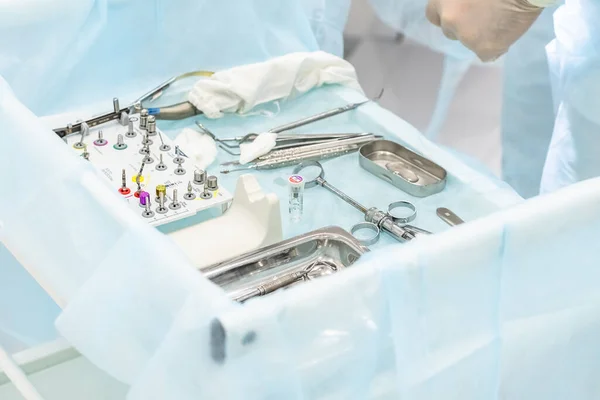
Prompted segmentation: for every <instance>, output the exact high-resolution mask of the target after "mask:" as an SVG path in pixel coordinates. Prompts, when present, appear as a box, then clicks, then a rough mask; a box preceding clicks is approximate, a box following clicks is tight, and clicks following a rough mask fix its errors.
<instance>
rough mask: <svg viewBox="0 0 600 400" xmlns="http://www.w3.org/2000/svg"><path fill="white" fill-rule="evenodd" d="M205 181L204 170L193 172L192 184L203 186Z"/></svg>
mask: <svg viewBox="0 0 600 400" xmlns="http://www.w3.org/2000/svg"><path fill="white" fill-rule="evenodd" d="M205 180H206V172H205V171H204V170H196V171H194V184H196V185H204V181H205Z"/></svg>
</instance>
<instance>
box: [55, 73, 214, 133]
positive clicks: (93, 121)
mask: <svg viewBox="0 0 600 400" xmlns="http://www.w3.org/2000/svg"><path fill="white" fill-rule="evenodd" d="M213 74H214V73H213V72H210V71H192V72H187V73H185V74H181V75H178V76H174V77H172V78H170V79H168V80H166V81H165V82H163V83H161V84H160V85H159V86H157V87H156V88H154V89H152V90H150V91H149V92H147V93H145V94H144V95H143V96H141V97H139V98H138V99H137V100H135V101H134V102H133V103H131V104H130V105H128V106H127V107H123V108H120V109H117V107H120V105H119V99H117V98H114V99H113V104H112V105H113V107H112V110H111V111H109V112H106V113H103V114H100V115H97V116H94V117H91V118H89V119H87V120H86V121H85V123H87V124H88V125H89V126H90V127H94V126H97V125H101V124H104V123H106V122H109V121H113V120H116V119H121V118H122V115H123V113H126V114H128V115H129V114H132V113H134V112H140V111H141V110H142V109H143V108H144V102H152V101H155V100H156V99H158V98H159V97H160V96H162V94H163V93H164V92H165V91H166V90H167V89H168V88H169V87H170V86H171V85H172V84H173V83H175V82H177V81H180V80H182V79H186V78H190V77H209V76H211V75H213ZM147 110H148V113H149V115H154V117H155V118H156V119H162V120H180V119H184V118H188V117H193V116H194V115H198V114H201V111H199V110H198V109H197V108H196V107H194V105H193V104H192V103H190V102H189V101H184V102H182V103H177V104H173V105H170V106H165V107H155V108H148V109H147ZM81 124H82V123H76V124H68V125H67V126H66V127H63V128H57V129H54V132H55V133H56V134H57V135H58V136H59V137H60V138H64V137H65V136H68V135H71V134H73V133H77V132H80V131H81ZM128 137H133V136H128Z"/></svg>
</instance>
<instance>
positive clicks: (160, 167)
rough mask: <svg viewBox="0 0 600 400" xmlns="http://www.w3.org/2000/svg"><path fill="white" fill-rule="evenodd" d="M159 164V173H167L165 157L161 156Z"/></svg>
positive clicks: (157, 168)
mask: <svg viewBox="0 0 600 400" xmlns="http://www.w3.org/2000/svg"><path fill="white" fill-rule="evenodd" d="M158 157H159V163H158V164H157V165H156V170H157V171H165V170H166V169H167V165H166V164H165V163H164V162H163V155H162V154H159V155H158Z"/></svg>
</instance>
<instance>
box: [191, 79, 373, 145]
mask: <svg viewBox="0 0 600 400" xmlns="http://www.w3.org/2000/svg"><path fill="white" fill-rule="evenodd" d="M382 95H383V89H382V90H381V92H380V93H379V94H378V95H377V96H376V97H374V98H372V99H369V100H365V101H361V102H358V103H351V104H347V105H345V106H343V107H338V108H334V109H332V110H329V111H325V112H322V113H319V114H316V115H312V116H310V117H307V118H303V119H300V120H298V121H294V122H291V123H288V124H285V125H280V126H277V127H275V128H272V129H269V131H268V132H271V133H281V132H284V131H289V130H292V129H295V128H299V127H301V126H305V125H308V124H312V123H313V122H317V121H320V120H323V119H326V118H330V117H333V116H335V115H338V114H342V113H345V112H347V111H350V110H354V109H356V108H358V107H360V106H361V105H363V104H366V103H369V102H377V101H378V100H379V99H380V98H381V96H382ZM196 125H198V127H199V128H200V129H201V130H202V131H204V132H205V133H207V134H208V135H210V136H211V137H212V138H213V140H215V141H216V142H217V143H219V147H221V148H222V149H223V150H225V151H227V152H228V153H230V154H232V155H239V153H234V152H232V151H231V150H230V149H235V148H238V147H239V145H240V144H242V143H244V142H246V141H248V140H254V139H255V138H256V137H257V136H258V134H256V133H248V134H247V135H244V136H240V137H235V138H226V139H219V138H218V137H217V136H216V135H215V134H213V133H212V132H211V131H210V130H208V129H207V128H206V127H205V126H204V125H202V124H201V123H200V122H198V121H196ZM347 135H355V134H315V135H310V134H298V133H288V134H280V135H278V137H277V143H278V145H277V146H276V148H278V149H281V148H287V147H294V143H293V142H295V141H298V142H302V141H312V140H319V139H322V140H332V139H339V138H343V137H347ZM226 142H235V143H236V144H235V145H231V144H228V143H226ZM286 142H287V143H286ZM299 144H300V143H297V144H296V145H299Z"/></svg>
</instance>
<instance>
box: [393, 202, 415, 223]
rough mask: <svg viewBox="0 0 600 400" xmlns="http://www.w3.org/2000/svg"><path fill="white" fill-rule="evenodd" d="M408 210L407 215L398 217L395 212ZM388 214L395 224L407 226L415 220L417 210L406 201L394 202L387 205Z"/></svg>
mask: <svg viewBox="0 0 600 400" xmlns="http://www.w3.org/2000/svg"><path fill="white" fill-rule="evenodd" d="M400 209H402V210H408V211H409V212H408V214H407V215H398V214H397V211H396V210H400ZM388 214H389V215H390V216H391V217H392V218H393V219H394V221H395V222H399V223H401V224H408V223H409V222H412V221H414V220H415V218H417V208H416V207H415V205H414V204H413V203H411V202H408V201H395V202H393V203H390V204H389V205H388Z"/></svg>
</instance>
